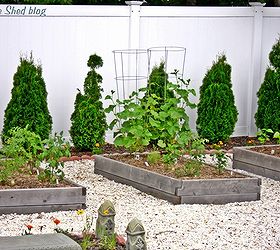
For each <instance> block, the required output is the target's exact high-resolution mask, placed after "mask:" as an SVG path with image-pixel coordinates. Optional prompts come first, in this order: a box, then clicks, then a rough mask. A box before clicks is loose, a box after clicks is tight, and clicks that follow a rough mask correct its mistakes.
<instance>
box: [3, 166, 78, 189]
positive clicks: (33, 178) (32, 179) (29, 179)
mask: <svg viewBox="0 0 280 250" xmlns="http://www.w3.org/2000/svg"><path fill="white" fill-rule="evenodd" d="M0 171H1V166H0ZM72 186H74V184H72V183H69V182H67V181H65V180H63V181H59V183H58V184H56V183H50V182H49V181H47V180H39V179H38V176H37V171H30V169H29V168H27V167H22V168H20V169H19V171H15V172H14V173H13V174H12V175H11V176H9V177H8V179H7V181H6V182H2V183H0V189H11V188H13V189H20V188H54V187H72Z"/></svg>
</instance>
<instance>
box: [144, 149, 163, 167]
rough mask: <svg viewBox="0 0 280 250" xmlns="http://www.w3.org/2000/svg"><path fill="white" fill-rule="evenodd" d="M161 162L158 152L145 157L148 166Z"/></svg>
mask: <svg viewBox="0 0 280 250" xmlns="http://www.w3.org/2000/svg"><path fill="white" fill-rule="evenodd" d="M160 160H161V154H160V152H158V151H152V152H150V153H149V154H148V156H147V161H148V163H149V164H150V165H153V164H155V163H157V162H159V161H160Z"/></svg>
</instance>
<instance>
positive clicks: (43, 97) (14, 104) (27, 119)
mask: <svg viewBox="0 0 280 250" xmlns="http://www.w3.org/2000/svg"><path fill="white" fill-rule="evenodd" d="M27 125H28V130H30V131H32V132H34V133H36V134H38V135H39V136H40V137H41V138H42V139H46V138H48V137H49V134H50V132H51V127H52V118H51V116H50V114H49V110H48V105H47V91H46V86H45V82H44V79H43V77H42V68H41V66H40V65H35V63H34V60H33V57H32V54H31V55H30V58H24V57H21V58H20V65H19V66H18V68H17V72H16V73H15V75H14V81H13V89H12V97H11V100H10V102H9V103H8V106H7V108H6V110H5V114H4V127H3V131H2V141H3V142H4V143H5V142H6V141H7V139H8V137H9V131H10V130H11V129H12V128H14V127H20V128H25V127H26V126H27Z"/></svg>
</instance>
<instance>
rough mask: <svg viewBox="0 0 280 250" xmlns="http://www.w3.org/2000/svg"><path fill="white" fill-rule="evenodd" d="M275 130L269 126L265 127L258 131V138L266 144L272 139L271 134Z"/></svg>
mask: <svg viewBox="0 0 280 250" xmlns="http://www.w3.org/2000/svg"><path fill="white" fill-rule="evenodd" d="M273 133H274V132H273V130H272V129H270V128H269V129H267V128H263V129H261V130H260V131H258V132H257V138H258V141H259V142H260V143H261V144H264V143H266V142H268V141H270V138H271V136H272V135H273Z"/></svg>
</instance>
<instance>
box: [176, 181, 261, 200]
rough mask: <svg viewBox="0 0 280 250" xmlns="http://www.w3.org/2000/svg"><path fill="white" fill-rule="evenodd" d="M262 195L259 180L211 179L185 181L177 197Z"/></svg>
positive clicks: (178, 190)
mask: <svg viewBox="0 0 280 250" xmlns="http://www.w3.org/2000/svg"><path fill="white" fill-rule="evenodd" d="M242 193H260V181H259V179H258V178H235V179H230V178H228V179H213V180H212V179H210V180H187V181H183V183H182V187H181V188H180V189H177V193H176V194H177V195H179V196H184V195H194V196H199V195H215V194H242Z"/></svg>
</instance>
